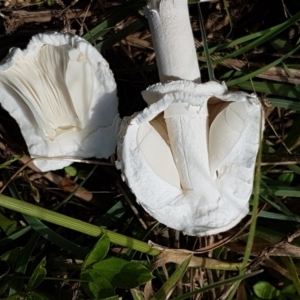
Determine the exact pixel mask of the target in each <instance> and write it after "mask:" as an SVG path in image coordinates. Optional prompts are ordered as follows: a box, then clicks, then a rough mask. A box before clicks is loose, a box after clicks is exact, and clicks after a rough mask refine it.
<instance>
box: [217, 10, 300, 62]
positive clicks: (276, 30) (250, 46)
mask: <svg viewBox="0 0 300 300" xmlns="http://www.w3.org/2000/svg"><path fill="white" fill-rule="evenodd" d="M299 19H300V12H298V13H297V14H295V15H294V16H293V17H291V18H290V19H288V20H286V21H284V22H283V23H281V24H280V25H277V26H274V27H273V28H270V29H269V30H267V32H266V33H265V34H264V35H263V36H261V37H259V38H257V39H256V40H254V41H253V42H251V43H248V44H247V45H246V46H244V47H242V48H240V49H239V50H237V51H234V52H233V53H230V54H228V55H226V56H224V57H222V58H220V59H218V60H217V61H215V63H220V62H222V61H224V60H225V59H227V58H233V57H236V56H238V55H241V54H243V53H245V52H247V51H250V50H252V49H254V48H255V47H258V46H259V45H261V44H263V43H265V42H267V41H269V40H270V39H272V38H273V37H275V36H276V35H278V34H279V33H281V32H282V31H284V30H285V29H287V28H288V27H289V26H291V25H292V24H294V23H295V22H297V21H299Z"/></svg>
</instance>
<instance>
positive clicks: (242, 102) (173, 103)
mask: <svg viewBox="0 0 300 300" xmlns="http://www.w3.org/2000/svg"><path fill="white" fill-rule="evenodd" d="M145 11H146V14H147V16H148V20H149V23H150V29H151V31H152V35H153V39H154V45H155V51H156V56H157V62H158V68H159V74H160V79H161V81H162V82H163V83H159V84H156V85H154V86H151V87H149V88H148V89H147V90H146V91H144V92H143V97H144V99H145V100H146V102H147V103H148V104H149V107H148V108H146V109H145V110H144V111H142V112H140V113H137V114H135V115H134V116H132V117H131V118H127V119H125V120H124V121H123V122H122V125H121V130H120V133H119V142H118V156H119V162H118V165H117V166H118V167H119V168H121V169H122V172H123V174H124V177H125V178H126V180H127V182H128V184H129V186H130V188H131V189H132V191H133V192H134V193H135V195H136V197H137V201H138V202H139V203H140V204H141V205H142V206H143V207H144V208H145V210H146V211H147V212H148V213H149V214H150V215H152V216H153V217H154V218H155V219H157V220H158V221H159V222H161V223H163V224H165V225H167V226H169V227H171V228H174V229H177V230H181V231H183V232H184V233H187V234H190V235H210V234H216V233H219V232H222V231H225V230H228V229H230V228H231V227H233V226H234V225H236V224H237V223H238V222H239V221H240V220H241V219H242V218H243V217H244V216H245V215H246V214H247V213H248V200H249V197H250V195H251V192H252V184H253V175H254V167H255V160H256V154H257V151H258V147H259V137H260V126H261V117H262V116H261V107H260V103H259V101H258V99H257V98H256V97H255V96H253V95H248V94H246V93H243V92H235V93H234V92H229V91H228V90H227V87H226V86H225V85H224V84H219V83H217V82H208V83H205V84H198V83H197V82H199V80H200V72H199V69H198V62H197V57H196V53H195V48H194V43H193V37H192V31H191V27H190V24H189V15H188V7H187V1H186V0H174V1H168V0H161V1H155V0H153V1H148V7H147V8H146V9H145ZM176 79H181V80H177V81H174V80H176ZM168 80H173V81H168ZM193 81H194V82H193Z"/></svg>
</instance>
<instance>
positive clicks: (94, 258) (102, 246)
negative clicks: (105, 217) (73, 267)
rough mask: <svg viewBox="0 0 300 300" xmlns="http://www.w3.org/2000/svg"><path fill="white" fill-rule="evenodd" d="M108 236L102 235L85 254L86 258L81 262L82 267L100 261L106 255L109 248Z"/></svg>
mask: <svg viewBox="0 0 300 300" xmlns="http://www.w3.org/2000/svg"><path fill="white" fill-rule="evenodd" d="M109 245H110V242H109V238H108V236H107V235H106V234H104V235H102V236H101V237H100V239H99V240H98V242H97V243H96V245H95V246H94V247H93V249H92V250H91V251H90V253H89V254H88V255H87V257H86V259H85V260H84V262H83V264H82V267H81V268H82V269H85V268H86V267H88V266H90V265H91V264H93V263H95V262H98V261H101V260H103V259H104V258H105V256H106V255H107V252H108V250H109Z"/></svg>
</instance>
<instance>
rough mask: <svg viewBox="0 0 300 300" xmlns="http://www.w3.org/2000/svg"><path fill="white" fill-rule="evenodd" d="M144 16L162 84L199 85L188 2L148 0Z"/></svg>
mask: <svg viewBox="0 0 300 300" xmlns="http://www.w3.org/2000/svg"><path fill="white" fill-rule="evenodd" d="M145 14H146V15H147V17H148V23H149V26H150V30H151V34H152V38H153V44H154V50H155V55H156V61H157V66H158V72H159V78H160V81H161V82H162V83H164V82H166V81H168V80H178V79H185V80H191V81H195V82H198V83H200V82H201V75H200V70H199V65H198V60H197V55H196V50H195V43H194V38H193V33H192V29H191V24H190V18H189V10H188V5H187V0H172V1H170V0H148V1H147V7H146V8H145Z"/></svg>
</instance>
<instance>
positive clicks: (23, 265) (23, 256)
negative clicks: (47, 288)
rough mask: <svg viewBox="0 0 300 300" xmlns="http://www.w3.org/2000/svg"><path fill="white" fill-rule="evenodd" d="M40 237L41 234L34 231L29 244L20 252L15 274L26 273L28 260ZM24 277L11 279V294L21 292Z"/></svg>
mask: <svg viewBox="0 0 300 300" xmlns="http://www.w3.org/2000/svg"><path fill="white" fill-rule="evenodd" d="M39 237H40V234H39V233H37V232H34V233H33V234H32V236H31V237H30V239H29V241H28V243H27V245H26V246H25V248H24V249H23V250H22V252H21V253H20V257H19V259H18V261H17V264H16V268H15V274H17V275H18V276H20V275H25V272H26V270H27V266H28V262H29V260H30V256H31V253H32V251H33V249H34V248H35V245H36V243H37V241H38V239H39ZM23 280H24V279H23V278H21V277H19V278H15V279H13V280H12V281H11V286H10V290H9V295H13V294H15V293H17V292H20V291H21V289H22V286H23Z"/></svg>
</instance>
